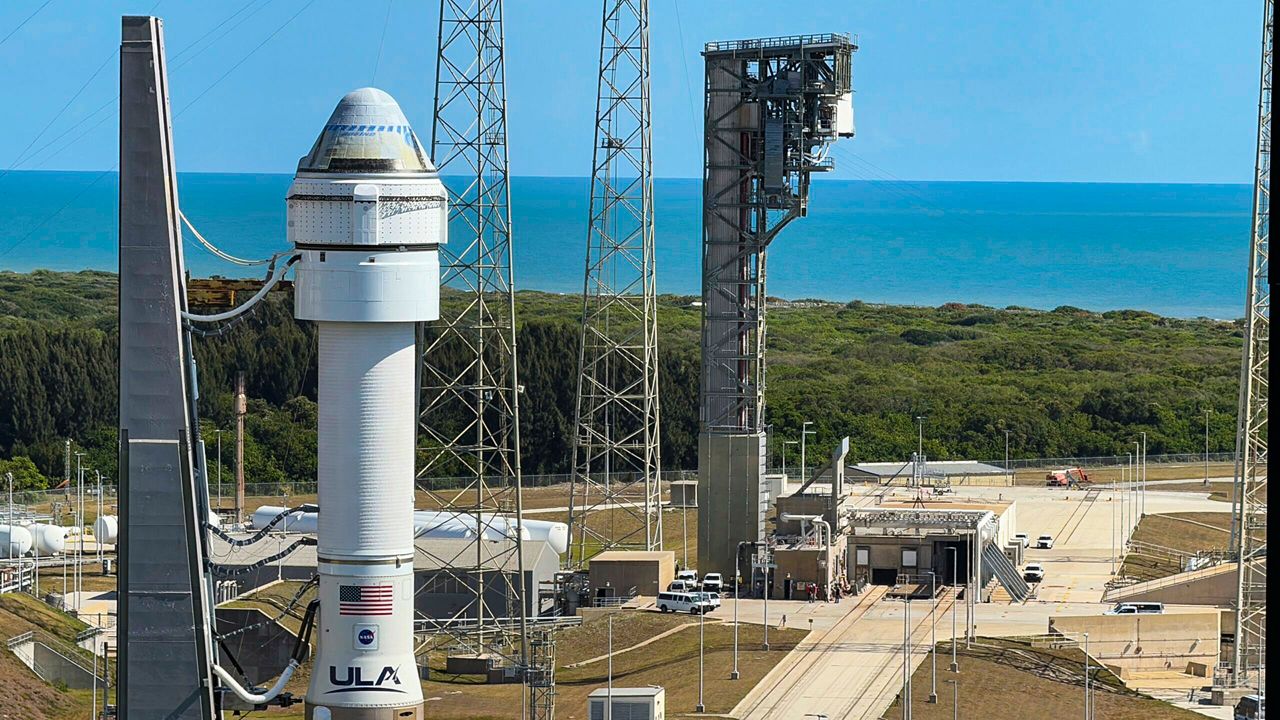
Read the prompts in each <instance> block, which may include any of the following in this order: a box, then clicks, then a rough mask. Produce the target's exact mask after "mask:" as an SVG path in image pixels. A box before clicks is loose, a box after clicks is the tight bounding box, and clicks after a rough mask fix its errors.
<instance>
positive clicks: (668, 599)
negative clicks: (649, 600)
mask: <svg viewBox="0 0 1280 720" xmlns="http://www.w3.org/2000/svg"><path fill="white" fill-rule="evenodd" d="M712 607H713V606H712V604H711V601H710V600H708V599H706V598H705V597H703V596H702V593H696V592H664V593H658V609H659V610H661V611H662V612H664V613H669V612H687V613H689V614H690V615H699V614H702V613H705V612H707V611H708V610H711V609H712Z"/></svg>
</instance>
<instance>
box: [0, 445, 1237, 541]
mask: <svg viewBox="0 0 1280 720" xmlns="http://www.w3.org/2000/svg"><path fill="white" fill-rule="evenodd" d="M1205 460H1206V456H1205V454H1204V453H1169V454H1161V455H1148V456H1147V465H1148V466H1156V465H1201V466H1202V465H1203V464H1204V463H1205ZM981 462H983V463H986V464H988V465H993V466H995V467H998V468H1001V469H1005V470H1011V471H1019V470H1041V469H1053V468H1060V467H1082V468H1097V467H1119V466H1122V465H1125V464H1126V463H1128V462H1129V456H1128V455H1091V456H1064V457H1049V458H1015V459H1011V460H1010V461H1009V464H1008V466H1007V467H1006V465H1005V462H1004V460H1003V459H999V460H983V461H981ZM1208 462H1209V463H1210V464H1215V465H1220V464H1224V463H1234V462H1235V453H1230V452H1220V453H1209V454H1208ZM810 469H811V470H812V468H810ZM768 472H771V473H776V472H780V470H779V469H777V468H771V469H770V470H769V471H768ZM794 472H795V469H792V473H794ZM633 477H634V476H633V474H631V473H616V474H615V475H614V478H615V479H616V481H617V482H629V481H630V480H631V479H632V478H633ZM660 478H661V481H662V482H663V483H670V482H673V481H677V480H697V479H698V471H697V470H664V471H662V473H661V474H660ZM473 479H474V478H472V477H469V476H459V477H441V478H418V479H417V480H415V484H416V486H417V488H418V489H419V490H422V491H436V490H456V489H459V488H464V487H467V485H468V484H469V483H470V482H471V481H472V480H473ZM572 479H573V476H572V475H571V474H569V473H552V474H528V475H525V476H524V477H523V487H524V488H526V489H529V488H544V487H552V486H556V485H568V484H569V482H570V481H571V480H572ZM2 492H3V489H2V488H0V493H2ZM244 492H245V496H246V497H279V498H288V497H294V496H299V495H314V494H315V493H316V484H315V483H314V482H277V483H255V482H248V483H245V488H244ZM95 493H96V489H94V488H85V500H84V503H85V511H86V514H89V515H92V514H93V513H95V512H96V509H97V503H98V500H97V497H96V495H95ZM102 495H103V497H102V502H103V505H104V507H107V506H110V507H111V508H112V509H114V507H115V505H116V499H117V498H116V487H115V486H114V485H104V486H103V487H102ZM235 495H236V484H235V482H232V481H226V480H225V478H224V481H223V482H222V483H221V484H218V483H213V484H211V485H210V486H209V496H210V498H211V499H212V500H213V504H214V506H215V507H217V506H227V505H229V504H231V503H232V502H234V499H235ZM76 498H77V495H76V493H75V492H74V490H71V489H66V488H63V489H59V490H15V491H14V493H13V504H14V506H15V510H14V515H15V516H14V520H15V522H16V523H17V524H20V525H21V524H26V523H27V522H31V521H33V518H39V519H45V518H48V517H49V515H50V512H51V511H56V510H60V511H62V512H68V511H69V510H70V507H71V504H72V503H74V502H76ZM219 498H221V500H222V502H221V504H220V505H219V503H218V499H219ZM6 501H7V496H5V495H0V522H6V523H7V522H8V519H9V514H8V512H9V511H8V505H7V502H6ZM105 512H111V510H107V511H105ZM54 514H55V515H56V514H57V512H55V513H54Z"/></svg>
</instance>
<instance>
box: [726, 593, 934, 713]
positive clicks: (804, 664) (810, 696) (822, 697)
mask: <svg viewBox="0 0 1280 720" xmlns="http://www.w3.org/2000/svg"><path fill="white" fill-rule="evenodd" d="M885 590H886V588H873V589H872V590H871V591H869V592H868V593H867V594H866V595H865V596H863V597H862V598H861V599H860V600H859V602H858V603H857V605H854V606H852V607H850V608H849V610H848V611H847V612H846V614H845V615H844V616H843V617H841V618H840V619H839V620H838V621H837V622H835V623H834V624H833V625H831V626H830V627H828V628H825V629H822V630H815V632H814V633H813V634H812V635H810V636H809V637H808V638H806V640H805V641H804V642H803V643H801V644H800V645H799V646H798V647H797V648H796V649H795V650H794V651H793V652H792V653H791V654H790V655H789V656H788V657H787V658H786V659H785V660H784V661H783V662H782V663H779V665H778V666H777V667H775V668H774V669H773V671H772V672H770V673H769V675H767V676H766V677H765V678H764V680H762V681H761V682H760V684H759V685H757V686H756V688H755V689H754V690H752V691H751V693H749V694H748V695H747V696H746V697H745V698H743V700H742V702H740V703H739V704H738V706H737V707H736V708H734V710H733V712H732V713H731V715H732V716H733V717H735V718H742V719H743V720H803V718H805V716H806V715H810V716H812V715H814V714H822V715H826V716H827V717H828V718H830V719H831V720H860V719H863V718H865V719H867V720H873V719H874V718H879V717H880V715H881V714H882V713H883V712H884V711H885V709H886V708H888V707H889V704H890V703H892V702H893V699H894V697H896V696H897V695H898V693H899V691H900V690H901V688H902V672H903V667H902V666H903V652H902V648H903V638H902V635H903V615H904V611H905V608H904V605H903V603H901V602H897V601H892V600H884V599H882V598H883V595H884V592H885ZM950 606H951V599H950V597H945V596H944V597H941V598H940V599H939V605H938V611H937V612H938V615H937V620H938V624H937V632H938V638H939V639H946V638H949V637H950V630H951V626H950V624H949V623H948V622H947V618H948V616H947V611H948V609H949V608H950ZM928 607H929V606H928V603H926V602H914V603H912V607H911V610H912V617H911V642H910V645H911V652H910V653H909V656H908V671H909V672H914V671H915V668H916V667H917V666H918V665H919V664H920V663H921V662H922V661H923V660H924V658H925V657H927V656H928V653H929V648H930V632H931V630H930V629H931V623H930V616H929V610H928ZM941 671H942V672H945V671H946V667H945V666H943V667H942V670H941ZM928 694H929V688H928V687H917V688H915V689H914V690H913V697H916V698H917V700H918V701H919V700H923V699H924V698H925V697H927V696H928Z"/></svg>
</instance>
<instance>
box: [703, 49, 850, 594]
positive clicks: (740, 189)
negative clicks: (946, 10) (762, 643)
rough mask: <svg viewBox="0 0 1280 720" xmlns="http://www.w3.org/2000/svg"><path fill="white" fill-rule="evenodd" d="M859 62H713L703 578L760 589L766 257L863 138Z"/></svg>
mask: <svg viewBox="0 0 1280 720" xmlns="http://www.w3.org/2000/svg"><path fill="white" fill-rule="evenodd" d="M855 50H857V46H856V45H855V44H854V42H853V41H852V40H850V38H849V37H848V36H846V35H835V34H828V35H803V36H792V37H779V38H767V39H761V40H738V41H733V42H713V43H708V44H707V46H706V48H705V50H704V51H703V53H702V54H703V57H704V58H706V73H707V75H706V115H705V130H704V138H703V141H704V144H705V151H706V157H705V162H706V173H705V176H704V178H703V194H702V233H703V245H702V303H703V316H702V380H701V389H700V404H701V409H700V421H701V432H700V433H699V436H698V569H699V570H700V571H701V572H720V573H726V574H729V575H737V574H740V575H741V576H742V577H744V578H749V577H750V570H749V569H748V568H745V567H744V562H746V561H747V560H748V559H749V558H748V557H747V552H748V551H747V550H746V549H745V548H746V547H747V546H746V545H743V543H755V542H759V541H761V540H763V539H764V519H765V514H766V512H767V510H768V506H769V502H770V500H771V499H770V498H769V497H768V493H767V491H766V490H765V488H764V486H763V484H762V483H761V480H762V476H763V475H764V472H765V461H766V459H767V458H766V457H765V431H764V388H765V357H764V352H765V251H766V249H767V248H768V246H769V243H770V242H771V241H772V240H773V238H774V237H775V236H776V235H777V234H778V232H779V231H780V230H781V229H782V228H783V227H785V226H786V225H787V223H789V222H790V221H792V220H794V219H795V218H798V217H804V215H806V214H807V211H808V202H809V176H810V174H811V173H814V172H824V171H827V170H832V169H834V167H835V165H834V163H833V162H832V161H831V160H830V159H829V158H828V157H827V151H828V150H829V149H830V146H831V144H832V143H834V142H835V140H836V139H837V138H840V137H852V136H853V69H852V68H853V53H854V51H855ZM739 548H743V550H742V555H741V556H740V555H739ZM740 570H745V572H741V573H740V572H739V571H740Z"/></svg>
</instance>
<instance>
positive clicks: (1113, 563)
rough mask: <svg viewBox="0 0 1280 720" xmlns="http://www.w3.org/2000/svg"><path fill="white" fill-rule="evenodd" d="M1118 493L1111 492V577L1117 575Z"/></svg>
mask: <svg viewBox="0 0 1280 720" xmlns="http://www.w3.org/2000/svg"><path fill="white" fill-rule="evenodd" d="M1115 500H1116V492H1115V490H1114V489H1112V491H1111V575H1112V576H1114V575H1115V574H1116V503H1115Z"/></svg>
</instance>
